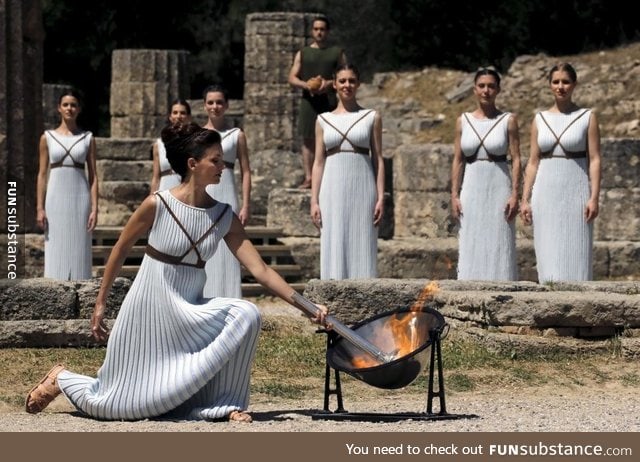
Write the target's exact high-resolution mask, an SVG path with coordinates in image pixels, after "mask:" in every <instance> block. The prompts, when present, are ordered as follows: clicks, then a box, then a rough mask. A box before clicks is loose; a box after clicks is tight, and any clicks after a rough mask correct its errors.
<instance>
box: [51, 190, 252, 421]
mask: <svg viewBox="0 0 640 462" xmlns="http://www.w3.org/2000/svg"><path fill="white" fill-rule="evenodd" d="M158 194H161V195H162V196H163V197H164V198H165V200H166V201H167V203H168V204H169V206H170V207H171V209H172V210H173V212H174V213H175V214H176V216H177V217H178V219H179V220H180V221H181V222H182V224H183V225H184V227H185V228H186V230H187V231H188V232H189V234H190V235H191V237H192V239H193V240H194V241H197V240H198V239H199V238H200V237H201V236H202V235H203V234H204V233H205V232H206V231H207V230H208V229H209V228H210V226H211V225H212V223H214V222H216V220H218V217H219V216H220V215H221V212H222V211H223V209H224V207H225V206H226V204H220V203H219V204H216V205H215V206H214V207H211V208H208V209H201V208H195V207H191V206H189V205H186V204H184V203H182V202H180V201H178V200H177V199H176V198H175V197H173V196H172V195H171V193H170V192H169V191H163V192H160V193H158ZM231 217H232V212H231V209H230V208H227V210H226V212H225V213H224V215H223V216H222V218H221V219H220V220H219V221H217V225H216V227H215V230H214V231H213V233H211V234H209V235H208V237H207V238H206V239H204V240H203V242H202V243H200V244H199V245H198V249H199V251H200V254H201V255H202V258H203V259H207V258H210V257H211V255H212V254H213V253H214V251H215V249H216V246H217V245H218V243H219V242H220V240H221V239H222V237H223V236H224V234H225V233H226V232H227V231H228V229H229V226H230V224H231ZM148 240H149V243H150V244H151V245H152V246H153V247H155V248H156V249H157V250H159V251H160V252H163V253H166V254H170V255H182V254H184V253H185V252H186V251H187V250H188V249H189V248H190V243H189V241H188V239H187V237H186V236H185V234H184V233H183V232H182V231H181V230H180V228H179V227H178V225H177V223H176V222H175V220H174V219H173V218H172V217H171V216H170V215H169V213H168V212H167V210H166V207H165V206H164V205H163V203H162V202H161V201H160V199H157V207H156V216H155V221H154V224H153V226H152V228H151V231H150V234H149V238H148ZM183 261H187V262H190V263H193V262H195V261H196V255H195V252H193V251H191V252H190V253H189V254H187V256H186V257H185V258H184V260H183ZM205 279H206V276H205V272H204V270H203V269H202V268H196V267H193V266H183V265H174V264H169V263H163V262H161V261H159V260H156V259H154V258H152V257H150V256H149V255H145V257H144V259H143V261H142V265H141V267H140V270H139V272H138V274H137V276H136V278H135V280H134V282H133V284H132V286H131V288H130V290H129V292H128V293H127V296H126V297H125V300H124V302H123V304H122V307H121V308H120V312H119V313H118V317H117V320H116V322H115V324H114V327H113V330H112V332H111V335H110V337H109V342H108V345H107V353H106V357H105V361H104V364H103V365H102V367H101V368H100V370H99V371H98V376H97V378H92V377H86V376H83V375H79V374H75V373H72V372H70V371H63V372H62V373H61V374H60V375H59V376H58V383H59V385H60V388H61V389H62V392H63V393H64V395H65V396H66V397H67V398H68V399H69V400H70V401H71V403H73V405H75V406H76V408H77V409H79V410H80V411H82V412H83V413H85V414H87V415H89V416H91V417H94V418H97V419H106V420H138V419H145V418H151V417H157V416H162V415H165V414H167V413H169V415H170V416H171V417H172V418H185V419H195V420H199V419H217V418H224V417H226V416H227V415H228V414H229V413H230V412H231V411H233V410H244V409H246V408H247V406H248V403H249V378H250V371H251V365H252V362H253V357H254V354H255V350H256V344H257V339H258V334H259V331H260V314H259V311H258V310H257V308H256V307H255V306H254V305H253V304H251V303H249V302H246V301H243V300H237V299H228V298H214V299H203V298H202V288H203V286H204V283H205Z"/></svg>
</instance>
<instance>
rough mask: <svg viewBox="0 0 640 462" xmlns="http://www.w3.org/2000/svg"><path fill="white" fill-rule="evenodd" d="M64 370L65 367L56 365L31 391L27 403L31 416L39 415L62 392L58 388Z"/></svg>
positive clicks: (26, 407)
mask: <svg viewBox="0 0 640 462" xmlns="http://www.w3.org/2000/svg"><path fill="white" fill-rule="evenodd" d="M63 370H64V365H62V364H56V365H55V366H53V367H52V368H51V370H50V371H49V372H47V375H45V376H44V377H43V378H42V380H40V382H39V383H38V384H37V385H36V386H35V387H33V388H32V389H31V391H30V392H29V394H28V395H27V399H26V401H25V410H26V411H27V412H28V413H29V414H37V413H38V412H41V411H42V410H43V409H44V408H46V407H47V406H48V405H49V403H51V401H53V400H54V399H55V397H56V396H58V395H59V394H60V393H61V391H60V387H58V383H57V378H58V374H59V373H60V372H62V371H63Z"/></svg>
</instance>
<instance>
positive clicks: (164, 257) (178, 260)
mask: <svg viewBox="0 0 640 462" xmlns="http://www.w3.org/2000/svg"><path fill="white" fill-rule="evenodd" d="M144 253H146V254H147V255H149V256H150V257H151V258H153V259H154V260H158V261H161V262H162V263H168V264H170V265H182V266H193V267H194V268H204V265H205V262H204V261H202V260H200V259H198V261H197V262H196V263H187V262H183V261H182V257H177V256H175V255H169V254H166V253H163V252H160V251H159V250H158V249H156V248H155V247H153V246H152V245H151V244H147V247H145V249H144Z"/></svg>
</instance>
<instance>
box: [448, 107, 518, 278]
mask: <svg viewBox="0 0 640 462" xmlns="http://www.w3.org/2000/svg"><path fill="white" fill-rule="evenodd" d="M510 117H511V114H510V113H508V112H505V113H502V114H501V115H500V116H498V117H497V118H495V119H477V118H475V117H473V116H472V115H471V114H470V113H465V114H463V115H462V118H461V121H462V136H461V139H460V147H461V148H462V153H463V155H464V156H465V159H466V160H467V161H466V163H465V167H464V177H463V181H462V188H461V191H460V202H461V204H462V216H461V217H460V230H459V232H458V244H459V252H458V253H459V256H458V279H460V280H485V281H494V280H497V281H512V280H516V279H517V278H518V269H517V261H516V235H515V223H514V221H513V220H512V221H511V222H508V221H507V220H506V218H505V214H504V208H505V205H506V204H507V201H508V200H509V197H510V196H511V192H512V184H511V175H510V172H509V163H508V162H506V158H503V157H502V156H506V155H507V154H508V152H509V133H508V130H509V118H510ZM492 156H501V157H499V158H494V159H493V160H492ZM503 159H504V160H503ZM494 160H497V161H494Z"/></svg>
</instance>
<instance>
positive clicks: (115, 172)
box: [96, 159, 153, 183]
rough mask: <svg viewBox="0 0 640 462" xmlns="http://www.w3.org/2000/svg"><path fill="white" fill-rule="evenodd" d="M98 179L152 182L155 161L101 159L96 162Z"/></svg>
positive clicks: (101, 180)
mask: <svg viewBox="0 0 640 462" xmlns="http://www.w3.org/2000/svg"><path fill="white" fill-rule="evenodd" d="M96 171H97V172H98V179H99V180H100V182H103V181H141V182H149V183H150V182H151V177H152V175H153V161H150V160H138V161H131V160H110V159H109V160H99V161H97V162H96Z"/></svg>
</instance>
